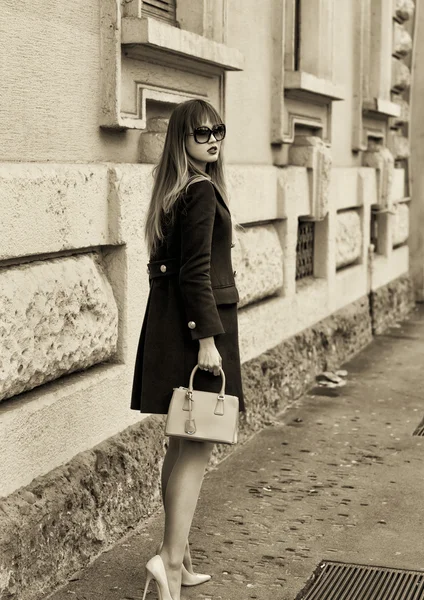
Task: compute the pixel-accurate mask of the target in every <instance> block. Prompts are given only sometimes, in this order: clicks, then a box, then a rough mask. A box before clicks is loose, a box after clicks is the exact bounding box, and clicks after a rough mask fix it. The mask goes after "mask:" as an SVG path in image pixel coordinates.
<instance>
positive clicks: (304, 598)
mask: <svg viewBox="0 0 424 600" xmlns="http://www.w3.org/2000/svg"><path fill="white" fill-rule="evenodd" d="M296 600H424V572H421V571H411V570H404V569H389V568H386V567H374V566H369V565H354V564H346V563H340V562H323V563H321V564H320V565H319V566H318V568H317V570H316V571H315V573H314V575H313V577H312V578H311V580H310V581H309V583H308V584H307V585H306V587H305V588H304V589H303V590H302V591H301V592H300V594H299V595H298V596H297V598H296Z"/></svg>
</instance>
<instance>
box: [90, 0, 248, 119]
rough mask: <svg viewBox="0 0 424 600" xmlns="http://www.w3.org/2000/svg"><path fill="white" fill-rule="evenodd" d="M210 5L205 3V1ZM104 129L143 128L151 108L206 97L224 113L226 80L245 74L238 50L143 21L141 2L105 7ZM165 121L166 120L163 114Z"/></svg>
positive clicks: (109, 2)
mask: <svg viewBox="0 0 424 600" xmlns="http://www.w3.org/2000/svg"><path fill="white" fill-rule="evenodd" d="M205 1H206V0H205ZM100 6H101V9H100V10H101V93H102V102H101V113H100V126H101V127H105V128H112V129H141V130H143V129H145V128H146V124H147V119H148V118H150V117H153V116H157V115H156V114H155V113H154V111H153V113H152V114H149V110H148V105H149V103H150V104H152V105H156V106H158V105H159V104H160V106H161V107H162V109H163V105H164V104H165V105H169V109H168V112H170V111H171V109H172V106H174V105H175V104H177V103H179V102H182V101H184V100H187V99H188V98H194V97H204V98H207V99H208V100H209V101H211V102H212V104H215V105H217V107H218V108H219V109H220V110H221V109H222V108H223V106H222V98H223V76H224V73H225V71H228V70H236V71H237V70H241V69H242V68H243V56H242V54H241V53H240V52H239V50H236V49H233V48H229V47H228V46H226V45H225V44H223V43H219V42H216V41H213V40H211V39H208V38H206V37H204V36H202V35H198V34H197V33H193V32H192V31H186V30H184V29H180V28H178V27H174V26H172V25H170V24H168V23H165V22H164V21H161V20H159V19H155V18H151V17H143V16H142V6H141V0H138V1H135V0H132V1H131V2H129V3H124V5H123V7H124V12H122V7H121V1H120V0H102V2H101V4H100ZM161 116H167V115H161Z"/></svg>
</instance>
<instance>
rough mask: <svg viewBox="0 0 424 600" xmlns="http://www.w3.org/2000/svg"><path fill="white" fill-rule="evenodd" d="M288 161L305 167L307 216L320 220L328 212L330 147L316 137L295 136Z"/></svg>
mask: <svg viewBox="0 0 424 600" xmlns="http://www.w3.org/2000/svg"><path fill="white" fill-rule="evenodd" d="M289 163H290V164H291V165H295V166H299V167H306V168H307V170H308V180H309V202H310V213H309V216H310V217H311V219H313V220H314V221H321V220H322V219H324V218H325V217H326V215H327V213H328V204H329V190H330V177H331V165H332V157H331V150H330V148H329V147H328V145H327V144H325V143H324V142H323V140H321V139H320V138H318V137H315V136H303V135H299V136H296V137H295V140H294V143H293V145H292V146H291V147H290V150H289Z"/></svg>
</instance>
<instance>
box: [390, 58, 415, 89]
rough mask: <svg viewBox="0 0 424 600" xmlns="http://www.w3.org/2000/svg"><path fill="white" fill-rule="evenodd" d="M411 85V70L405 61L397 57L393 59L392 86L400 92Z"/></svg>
mask: <svg viewBox="0 0 424 600" xmlns="http://www.w3.org/2000/svg"><path fill="white" fill-rule="evenodd" d="M410 85H411V72H410V70H409V69H408V67H407V66H406V65H405V63H404V62H402V61H400V60H398V59H397V58H393V59H392V87H393V89H394V90H396V91H398V92H403V91H404V90H406V89H408V88H409V87H410Z"/></svg>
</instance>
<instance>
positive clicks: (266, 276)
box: [232, 225, 283, 307]
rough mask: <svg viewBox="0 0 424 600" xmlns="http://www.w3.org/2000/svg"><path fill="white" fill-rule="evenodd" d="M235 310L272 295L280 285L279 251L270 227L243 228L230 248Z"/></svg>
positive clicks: (277, 241)
mask: <svg viewBox="0 0 424 600" xmlns="http://www.w3.org/2000/svg"><path fill="white" fill-rule="evenodd" d="M232 261H233V267H234V269H235V271H236V273H237V275H236V284H237V288H238V290H239V294H240V303H239V307H242V306H245V305H246V304H249V303H251V302H255V301H257V300H261V299H263V298H266V297H267V296H271V295H273V294H275V293H276V292H277V291H278V290H280V289H281V288H282V286H283V251H282V248H281V244H280V240H279V237H278V233H277V231H276V230H275V227H274V226H273V225H258V226H256V227H247V228H245V229H244V231H242V232H239V234H238V240H237V242H236V245H235V246H234V248H233V257H232Z"/></svg>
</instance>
